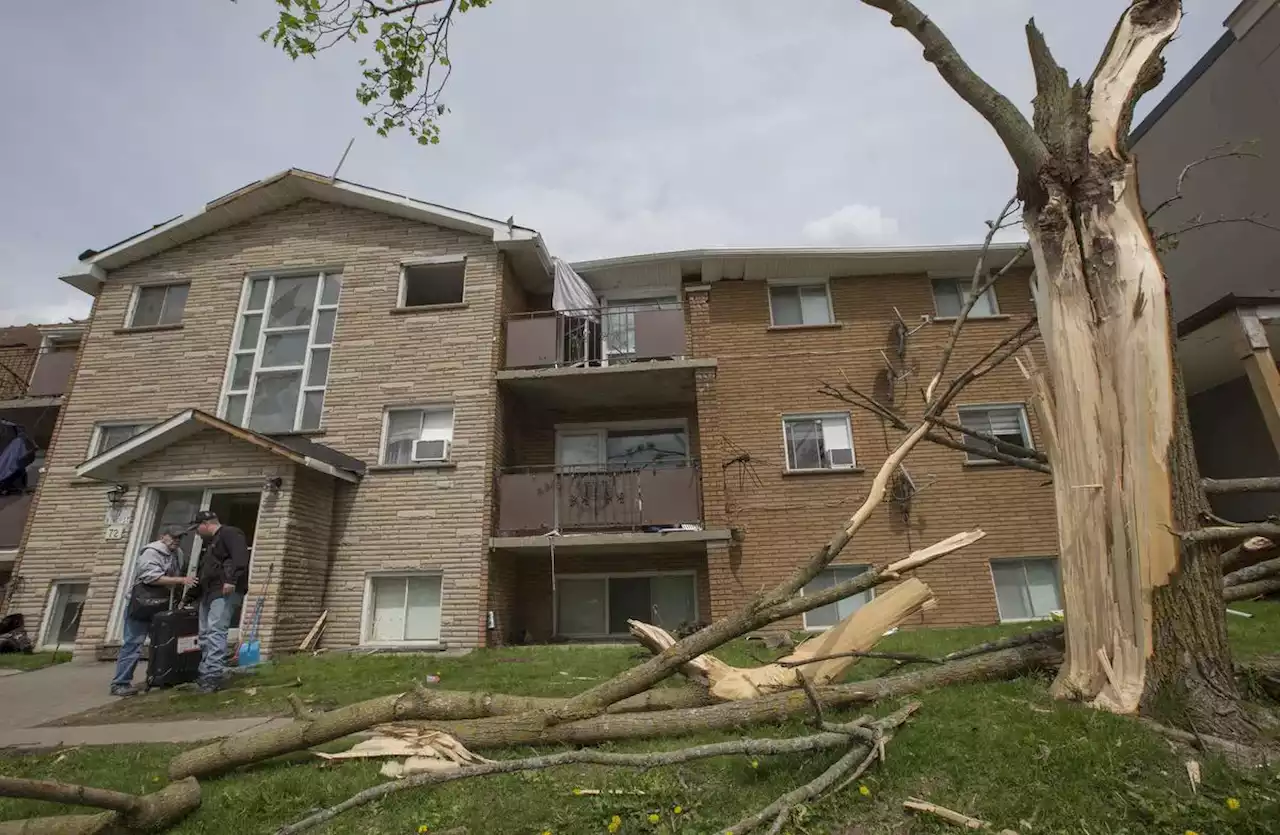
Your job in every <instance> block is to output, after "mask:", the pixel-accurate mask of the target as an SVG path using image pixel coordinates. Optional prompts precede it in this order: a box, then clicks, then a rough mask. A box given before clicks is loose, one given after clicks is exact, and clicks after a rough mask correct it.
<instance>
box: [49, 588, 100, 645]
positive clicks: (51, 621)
mask: <svg viewBox="0 0 1280 835" xmlns="http://www.w3.org/2000/svg"><path fill="white" fill-rule="evenodd" d="M72 585H84V586H87V587H88V588H86V589H85V602H86V603H87V602H88V601H89V592H90V591H91V590H92V589H93V581H92V578H90V577H58V578H56V579H54V580H53V581H52V582H51V583H49V593H48V595H46V596H45V601H44V614H43V615H41V617H40V634H39V640H38V641H37V642H36V651H37V652H70V651H72V650H73V649H74V648H75V645H74V644H72V645H71V646H70V647H64V646H63V645H61V644H59V643H56V642H54V643H50V642H49V638H50V634H49V632H50V630H51V629H53V628H54V626H55V624H54V618H53V604H54V602H55V601H56V600H57V596H58V587H59V586H72ZM80 617H81V624H80V625H81V626H84V621H83V618H84V609H81V610H80ZM76 637H77V639H79V631H78V630H77V633H76Z"/></svg>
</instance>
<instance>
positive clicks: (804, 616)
mask: <svg viewBox="0 0 1280 835" xmlns="http://www.w3.org/2000/svg"><path fill="white" fill-rule="evenodd" d="M837 568H861V569H862V572H861V573H865V572H867V571H870V570H871V569H872V566H871V565H870V564H868V563H860V562H851V563H835V564H833V565H828V566H827V567H826V568H824V569H822V571H819V572H818V574H822V573H823V572H824V571H831V570H832V569H837ZM813 579H814V580H816V579H818V578H817V577H816V576H815V577H814V578H813ZM811 582H812V581H811ZM806 585H807V584H806ZM867 593H870V595H871V600H875V599H876V589H875V586H872V587H871V588H869V589H867ZM858 594H863V592H858ZM800 596H801V597H804V586H801V587H800ZM852 596H853V595H850V597H852ZM871 600H868V601H867V603H870V602H871ZM862 605H864V606H865V605H867V604H866V603H864V604H862ZM819 608H821V607H819ZM800 618H801V621H802V623H803V625H804V631H805V632H826V631H827V630H828V629H830V628H831V627H830V626H810V625H809V613H808V612H804V613H803V614H802V615H801V616H800ZM836 623H839V621H837V622H836ZM834 625H835V624H832V626H834Z"/></svg>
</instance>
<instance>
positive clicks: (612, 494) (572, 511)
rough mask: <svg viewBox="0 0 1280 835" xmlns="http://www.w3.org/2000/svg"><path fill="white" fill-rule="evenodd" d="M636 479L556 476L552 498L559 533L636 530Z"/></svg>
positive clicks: (616, 475) (604, 475)
mask: <svg viewBox="0 0 1280 835" xmlns="http://www.w3.org/2000/svg"><path fill="white" fill-rule="evenodd" d="M636 475H637V474H636V473H634V472H617V473H560V474H559V476H558V482H559V486H558V488H557V490H556V498H557V510H558V511H559V522H560V528H561V530H566V531H569V530H592V529H607V528H634V527H637V526H639V524H640V505H639V502H638V501H637V479H636Z"/></svg>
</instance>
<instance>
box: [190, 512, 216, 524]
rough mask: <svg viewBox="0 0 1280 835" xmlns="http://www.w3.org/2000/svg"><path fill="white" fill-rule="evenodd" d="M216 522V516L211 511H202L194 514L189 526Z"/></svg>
mask: <svg viewBox="0 0 1280 835" xmlns="http://www.w3.org/2000/svg"><path fill="white" fill-rule="evenodd" d="M216 521H218V514H216V513H214V512H213V511H212V510H202V511H200V512H199V513H197V514H196V518H194V519H192V520H191V524H193V525H202V524H204V523H205V522H216Z"/></svg>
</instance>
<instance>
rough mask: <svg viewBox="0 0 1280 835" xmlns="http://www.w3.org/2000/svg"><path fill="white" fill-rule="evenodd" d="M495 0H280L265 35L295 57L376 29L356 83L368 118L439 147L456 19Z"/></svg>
mask: <svg viewBox="0 0 1280 835" xmlns="http://www.w3.org/2000/svg"><path fill="white" fill-rule="evenodd" d="M233 2H234V0H233ZM490 2H491V0H412V1H411V2H403V3H388V2H381V3H380V2H375V0H275V3H276V5H277V6H279V7H280V13H279V17H278V18H277V19H276V22H275V25H274V26H272V27H271V28H269V29H266V30H264V31H263V32H262V34H261V35H260V37H261V39H262V40H263V42H266V43H270V44H271V45H272V46H274V47H276V48H277V49H279V50H280V51H282V52H283V53H284V54H285V55H288V56H289V57H290V58H292V59H294V60H297V59H298V58H301V57H303V56H308V57H311V58H315V57H316V56H318V55H319V54H320V53H321V52H324V51H326V50H329V49H332V48H333V47H335V46H337V45H338V44H341V43H359V42H360V41H361V40H362V39H364V38H366V37H367V36H369V35H370V33H374V34H373V35H372V38H373V53H372V55H369V56H367V57H364V58H361V59H360V62H359V63H360V66H361V68H362V69H361V73H360V74H361V81H360V86H359V87H358V88H356V99H357V100H358V101H359V102H360V103H361V104H362V105H364V106H365V107H367V108H368V109H369V112H368V114H367V115H366V116H365V118H364V121H365V123H366V124H367V125H369V126H370V127H372V128H373V129H374V130H375V131H377V132H378V134H379V135H380V136H387V135H388V134H390V133H391V132H392V131H393V130H396V129H405V130H407V131H408V132H409V135H410V136H412V137H413V138H414V139H416V140H417V141H418V144H420V145H434V144H436V143H438V142H439V141H440V126H439V122H438V120H439V118H440V117H441V116H443V115H444V114H445V113H447V112H448V108H447V107H446V106H445V105H444V102H443V101H441V98H440V97H441V94H442V93H443V91H444V87H445V84H446V83H447V82H448V80H449V75H450V73H452V71H453V63H452V62H451V61H450V59H449V31H450V29H451V28H452V26H453V20H454V17H455V15H457V14H462V13H465V12H467V11H468V10H470V9H475V8H484V7H485V6H488V5H489V3H490ZM429 6H435V7H437V8H436V9H435V10H428V8H427V7H429ZM441 8H443V11H438V10H439V9H441ZM366 42H367V41H366Z"/></svg>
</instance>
